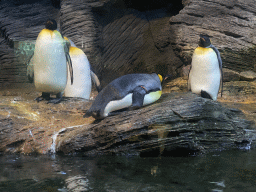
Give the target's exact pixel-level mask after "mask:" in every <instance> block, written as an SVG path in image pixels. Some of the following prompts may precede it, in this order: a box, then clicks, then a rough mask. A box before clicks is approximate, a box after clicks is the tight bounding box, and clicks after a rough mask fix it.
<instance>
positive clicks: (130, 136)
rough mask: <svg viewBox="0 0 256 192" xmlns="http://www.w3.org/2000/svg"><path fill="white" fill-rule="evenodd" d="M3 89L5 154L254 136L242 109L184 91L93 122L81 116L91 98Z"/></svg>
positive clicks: (165, 148) (209, 145)
mask: <svg viewBox="0 0 256 192" xmlns="http://www.w3.org/2000/svg"><path fill="white" fill-rule="evenodd" d="M177 82H178V81H177ZM174 88H175V87H174ZM176 88H177V86H176ZM6 91H7V90H0V100H1V103H0V125H1V126H0V152H3V153H7V152H10V153H25V154H30V153H39V154H47V153H55V152H63V153H66V154H68V153H73V152H81V153H84V154H85V155H87V156H90V155H99V154H109V153H111V154H125V153H128V154H137V155H141V156H152V155H153V156H157V155H164V156H168V155H173V154H175V153H176V152H177V153H178V154H179V155H188V154H194V153H196V154H197V153H204V152H210V151H212V150H222V149H231V148H234V147H236V146H237V144H239V143H243V142H242V141H243V140H246V141H248V142H249V141H250V142H251V141H253V142H254V140H255V138H254V135H255V133H254V131H253V130H251V129H253V128H254V125H253V123H252V122H250V121H247V120H245V119H244V114H243V113H242V112H241V110H238V109H234V107H231V109H229V108H226V107H223V106H222V105H221V104H220V103H218V102H214V101H211V100H208V99H204V98H201V97H198V96H197V95H195V94H192V93H188V92H186V93H171V94H170V93H165V94H163V95H162V97H161V98H160V100H158V101H157V102H156V103H154V104H152V105H149V106H146V107H143V108H141V109H138V110H134V111H124V112H122V113H120V114H118V115H116V116H110V117H107V118H105V119H104V120H102V121H95V120H94V118H92V117H90V118H83V115H84V113H85V112H86V111H87V110H88V109H89V108H90V105H91V102H92V101H89V102H88V101H87V100H84V99H79V98H72V99H64V101H63V102H61V103H60V104H58V105H51V104H47V103H46V102H44V101H42V102H39V103H37V102H35V101H33V99H34V98H35V97H37V96H39V95H40V93H38V92H35V91H34V88H33V89H31V88H27V89H20V87H19V88H18V89H12V90H9V92H10V93H9V94H8V95H6V96H3V94H1V93H2V92H3V93H6ZM166 91H167V89H165V90H164V92H166ZM12 92H13V93H16V94H17V95H18V97H17V96H13V94H12ZM17 98H18V99H17ZM249 129H250V130H251V131H250V132H248V131H247V130H249ZM235 142H236V143H235Z"/></svg>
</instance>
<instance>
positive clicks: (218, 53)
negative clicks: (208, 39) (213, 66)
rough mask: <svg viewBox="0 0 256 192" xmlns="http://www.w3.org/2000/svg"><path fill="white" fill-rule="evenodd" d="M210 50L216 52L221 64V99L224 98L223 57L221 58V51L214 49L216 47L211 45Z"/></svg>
mask: <svg viewBox="0 0 256 192" xmlns="http://www.w3.org/2000/svg"><path fill="white" fill-rule="evenodd" d="M210 48H212V49H213V51H215V53H216V55H217V58H218V62H219V68H220V73H221V82H220V86H221V97H222V93H223V71H222V60H221V57H220V52H219V50H218V49H217V48H216V47H214V45H212V44H211V45H210Z"/></svg>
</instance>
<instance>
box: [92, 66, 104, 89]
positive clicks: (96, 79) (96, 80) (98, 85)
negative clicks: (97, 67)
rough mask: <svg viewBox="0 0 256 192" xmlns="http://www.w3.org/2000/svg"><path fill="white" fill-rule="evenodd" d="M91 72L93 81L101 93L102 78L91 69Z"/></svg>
mask: <svg viewBox="0 0 256 192" xmlns="http://www.w3.org/2000/svg"><path fill="white" fill-rule="evenodd" d="M90 74H91V77H92V81H93V83H94V85H95V87H96V89H97V91H98V93H99V92H100V91H101V90H102V88H101V85H100V80H99V78H98V76H97V75H96V74H95V73H94V72H93V71H92V70H90Z"/></svg>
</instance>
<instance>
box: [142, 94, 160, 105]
mask: <svg viewBox="0 0 256 192" xmlns="http://www.w3.org/2000/svg"><path fill="white" fill-rule="evenodd" d="M161 95H162V91H156V92H150V93H149V94H146V95H145V97H144V101H143V106H144V105H149V104H151V103H153V102H155V101H157V100H158V99H159V98H160V97H161Z"/></svg>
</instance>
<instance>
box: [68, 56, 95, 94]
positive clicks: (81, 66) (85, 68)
mask: <svg viewBox="0 0 256 192" xmlns="http://www.w3.org/2000/svg"><path fill="white" fill-rule="evenodd" d="M70 57H71V61H72V65H73V77H74V81H73V84H72V85H71V81H70V73H69V69H68V81H67V86H66V88H65V91H64V95H65V96H66V97H81V98H85V99H89V98H90V94H91V86H92V84H91V76H90V65H89V61H88V59H87V57H86V55H85V54H84V53H83V54H81V55H72V54H70Z"/></svg>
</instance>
